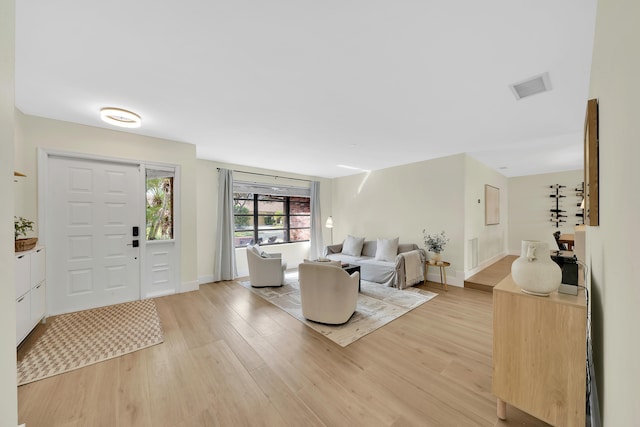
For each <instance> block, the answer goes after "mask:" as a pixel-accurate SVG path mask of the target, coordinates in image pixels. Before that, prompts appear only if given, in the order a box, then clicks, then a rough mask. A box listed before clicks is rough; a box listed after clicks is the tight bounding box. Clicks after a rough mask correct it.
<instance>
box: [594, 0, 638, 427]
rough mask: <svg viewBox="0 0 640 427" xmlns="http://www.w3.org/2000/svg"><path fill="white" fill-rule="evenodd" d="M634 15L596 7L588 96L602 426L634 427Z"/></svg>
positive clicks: (628, 7)
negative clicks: (595, 130) (593, 135)
mask: <svg viewBox="0 0 640 427" xmlns="http://www.w3.org/2000/svg"><path fill="white" fill-rule="evenodd" d="M639 16H640V2H638V1H637V0H607V1H599V2H598V10H597V15H596V32H595V43H594V50H593V63H592V67H591V85H590V90H589V95H590V97H591V98H598V100H599V106H600V108H599V110H600V120H599V146H600V226H599V227H587V232H586V241H587V254H586V256H587V263H588V264H589V265H590V267H591V291H592V292H591V298H592V309H593V312H592V315H593V322H592V330H593V344H594V352H595V355H594V359H595V364H596V376H597V379H598V387H599V390H598V391H599V393H600V399H601V403H602V404H601V408H600V409H601V411H602V416H603V425H604V426H607V427H608V426H638V425H640V394H638V387H639V382H640V363H638V355H639V354H640V334H638V330H637V328H638V325H640V263H639V262H638V255H639V254H640V250H639V249H638V242H640V227H639V226H638V218H639V216H640V215H639V212H640V196H639V193H638V183H640V167H638V162H639V161H640V126H639V125H638V119H639V118H640V80H639V79H638V76H640V55H638V52H639V50H640V43H639V41H640V26H639V25H638V17H639ZM585 106H586V102H585Z"/></svg>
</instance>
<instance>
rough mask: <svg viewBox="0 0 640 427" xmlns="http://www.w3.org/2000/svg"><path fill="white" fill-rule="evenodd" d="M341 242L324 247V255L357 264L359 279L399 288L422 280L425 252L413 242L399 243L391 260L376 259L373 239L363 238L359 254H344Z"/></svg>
mask: <svg viewBox="0 0 640 427" xmlns="http://www.w3.org/2000/svg"><path fill="white" fill-rule="evenodd" d="M342 245H343V244H342V243H339V244H335V245H329V246H326V247H325V248H324V257H325V258H329V259H331V260H334V261H335V260H339V261H342V262H346V263H349V264H354V265H359V266H360V278H361V279H362V280H367V281H370V282H376V283H380V284H383V285H385V286H391V287H395V288H398V289H404V288H407V287H409V286H413V285H415V284H417V283H419V282H421V281H422V280H424V276H423V265H424V262H425V260H426V259H427V254H426V252H425V251H424V249H421V248H420V247H419V246H418V245H416V244H415V243H400V244H398V253H397V255H396V257H395V260H394V261H380V260H376V258H375V257H376V250H377V241H376V240H367V241H365V242H364V244H363V246H362V253H361V254H360V256H353V255H346V254H343V253H342ZM408 256H410V257H411V260H410V262H409V267H410V271H409V274H408V275H407V269H406V266H407V263H406V259H407V257H408ZM418 264H419V266H418ZM407 279H408V280H407Z"/></svg>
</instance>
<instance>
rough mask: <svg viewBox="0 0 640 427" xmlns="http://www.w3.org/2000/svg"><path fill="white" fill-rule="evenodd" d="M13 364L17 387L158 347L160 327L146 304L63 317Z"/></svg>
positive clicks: (153, 309) (151, 304)
mask: <svg viewBox="0 0 640 427" xmlns="http://www.w3.org/2000/svg"><path fill="white" fill-rule="evenodd" d="M48 322H49V324H48V325H47V328H46V330H45V332H44V333H43V334H42V336H41V337H39V338H38V339H37V340H36V342H35V343H34V344H33V346H32V347H31V348H30V349H29V350H28V351H27V353H26V354H25V355H24V357H23V358H22V360H19V361H18V385H24V384H28V383H30V382H33V381H37V380H41V379H44V378H48V377H51V376H54V375H58V374H62V373H64V372H68V371H72V370H74V369H78V368H82V367H83V366H87V365H91V364H94V363H98V362H102V361H104V360H108V359H112V358H114V357H118V356H122V355H123V354H127V353H132V352H134V351H136V350H140V349H143V348H145V347H150V346H152V345H155V344H160V343H161V342H163V340H164V338H163V334H162V326H161V325H160V318H159V317H158V312H157V311H156V305H155V303H154V302H153V300H151V299H146V300H142V301H132V302H127V303H124V304H117V305H112V306H108V307H101V308H96V309H92V310H85V311H79V312H75V313H69V314H62V315H60V316H55V317H54V318H52V319H50V320H49V321H48Z"/></svg>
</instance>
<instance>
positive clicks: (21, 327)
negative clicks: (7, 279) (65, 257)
mask: <svg viewBox="0 0 640 427" xmlns="http://www.w3.org/2000/svg"><path fill="white" fill-rule="evenodd" d="M45 263H46V252H45V249H44V248H43V247H38V248H35V249H32V250H30V251H25V252H19V253H17V254H16V269H15V271H16V275H15V281H16V282H15V286H16V345H19V344H20V343H21V342H22V340H24V339H25V338H26V336H27V335H29V332H31V331H32V330H33V328H34V327H35V326H36V325H37V324H38V322H39V321H40V320H42V319H43V318H44V316H45V311H46V280H45V278H46V271H45Z"/></svg>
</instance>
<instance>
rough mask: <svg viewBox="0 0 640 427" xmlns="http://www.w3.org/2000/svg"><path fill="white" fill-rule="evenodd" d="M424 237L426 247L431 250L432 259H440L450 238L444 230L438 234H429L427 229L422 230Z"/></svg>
mask: <svg viewBox="0 0 640 427" xmlns="http://www.w3.org/2000/svg"><path fill="white" fill-rule="evenodd" d="M422 237H423V239H424V247H425V248H426V249H427V250H428V251H429V252H431V254H432V256H431V259H432V260H434V261H436V262H437V261H440V260H441V257H440V252H442V251H444V247H445V246H446V245H447V243H448V242H449V238H447V236H446V235H445V233H444V231H441V232H440V233H438V234H433V235H432V234H429V233H427V230H422Z"/></svg>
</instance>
